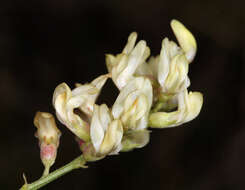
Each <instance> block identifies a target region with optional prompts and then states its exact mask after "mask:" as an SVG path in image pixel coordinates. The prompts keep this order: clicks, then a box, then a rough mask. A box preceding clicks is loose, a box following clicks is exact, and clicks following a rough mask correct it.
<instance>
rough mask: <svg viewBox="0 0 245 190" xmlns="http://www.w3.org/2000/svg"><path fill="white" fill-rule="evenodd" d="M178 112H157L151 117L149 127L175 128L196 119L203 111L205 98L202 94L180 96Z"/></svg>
mask: <svg viewBox="0 0 245 190" xmlns="http://www.w3.org/2000/svg"><path fill="white" fill-rule="evenodd" d="M177 99H178V110H176V111H173V112H156V113H152V114H151V115H150V117H149V126H150V127H153V128H166V127H175V126H179V125H181V124H183V123H186V122H189V121H191V120H193V119H194V118H196V117H197V116H198V114H199V113H200V111H201V108H202V104H203V96H202V94H201V93H200V92H189V93H188V92H187V89H186V90H184V91H183V92H181V93H179V94H178V98H177Z"/></svg>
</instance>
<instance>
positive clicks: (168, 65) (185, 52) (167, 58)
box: [136, 20, 196, 94]
mask: <svg viewBox="0 0 245 190" xmlns="http://www.w3.org/2000/svg"><path fill="white" fill-rule="evenodd" d="M171 27H172V29H173V31H174V34H175V35H176V37H177V40H178V42H179V44H180V47H179V46H177V44H176V43H175V42H173V41H169V40H168V38H164V40H163V41H162V49H161V52H160V55H159V56H157V57H151V58H150V60H149V62H148V63H143V64H141V65H140V66H139V67H138V68H137V70H136V75H139V76H140V75H144V76H148V77H149V78H150V79H153V80H155V81H158V83H159V84H160V86H161V91H162V92H163V93H165V94H177V93H179V92H181V91H183V90H184V89H186V88H187V87H188V86H189V85H190V80H189V78H188V76H187V74H188V68H189V63H190V62H191V61H192V60H193V59H194V56H195V54H196V41H195V38H194V37H193V35H192V34H191V33H190V32H189V31H188V30H187V29H186V28H185V27H184V25H183V24H181V23H180V22H179V21H177V20H173V21H172V22H171Z"/></svg>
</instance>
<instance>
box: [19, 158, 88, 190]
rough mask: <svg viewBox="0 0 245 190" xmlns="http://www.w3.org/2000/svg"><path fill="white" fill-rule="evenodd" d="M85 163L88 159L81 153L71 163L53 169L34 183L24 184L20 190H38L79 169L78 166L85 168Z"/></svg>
mask: <svg viewBox="0 0 245 190" xmlns="http://www.w3.org/2000/svg"><path fill="white" fill-rule="evenodd" d="M85 163H86V160H85V159H84V157H83V156H82V155H81V156H79V157H77V158H76V159H74V160H73V161H71V162H70V163H68V164H66V165H65V166H63V167H61V168H59V169H57V170H55V171H53V172H52V173H50V174H48V175H46V176H45V177H41V178H40V179H38V180H36V181H34V182H33V183H30V184H28V183H26V184H24V185H23V186H22V187H21V188H20V190H34V189H35V190H36V189H39V188H41V187H43V186H45V185H47V184H48V183H50V182H52V181H54V180H55V179H57V178H59V177H61V176H63V175H64V174H66V173H68V172H70V171H72V170H74V169H78V168H85V167H86V166H85Z"/></svg>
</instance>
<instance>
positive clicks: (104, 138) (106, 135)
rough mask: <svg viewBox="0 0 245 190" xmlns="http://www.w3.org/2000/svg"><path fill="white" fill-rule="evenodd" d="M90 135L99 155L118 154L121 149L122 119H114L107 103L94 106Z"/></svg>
mask: <svg viewBox="0 0 245 190" xmlns="http://www.w3.org/2000/svg"><path fill="white" fill-rule="evenodd" d="M90 135H91V142H92V144H93V146H94V149H95V152H96V155H98V156H103V155H107V154H117V153H118V152H119V151H120V150H121V140H122V136H123V127H122V123H121V121H120V120H113V118H112V115H111V113H110V110H109V109H108V107H107V106H106V105H105V104H102V105H101V106H97V105H95V106H94V112H93V116H92V121H91V128H90Z"/></svg>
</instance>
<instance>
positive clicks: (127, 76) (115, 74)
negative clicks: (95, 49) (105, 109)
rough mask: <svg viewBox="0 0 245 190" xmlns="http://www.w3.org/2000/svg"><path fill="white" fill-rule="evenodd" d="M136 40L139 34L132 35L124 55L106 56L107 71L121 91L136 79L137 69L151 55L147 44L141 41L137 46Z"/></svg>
mask: <svg viewBox="0 0 245 190" xmlns="http://www.w3.org/2000/svg"><path fill="white" fill-rule="evenodd" d="M136 39H137V33H136V32H133V33H131V34H130V35H129V37H128V42H127V44H126V46H125V48H124V49H123V51H122V53H120V54H118V55H116V56H114V55H111V54H107V55H106V65H107V69H108V71H109V72H110V73H111V75H112V80H113V82H114V83H115V85H116V86H117V87H118V89H119V90H121V89H122V88H123V87H124V86H125V85H126V84H127V83H128V82H129V81H130V80H131V79H132V78H133V77H134V73H135V71H136V69H137V67H138V66H139V65H141V64H142V63H144V62H145V60H146V59H147V58H148V57H149V55H150V48H149V47H148V46H147V45H146V42H145V41H143V40H141V41H139V42H138V43H137V44H136V46H135V42H136Z"/></svg>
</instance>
